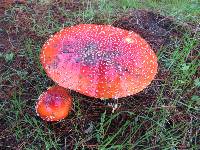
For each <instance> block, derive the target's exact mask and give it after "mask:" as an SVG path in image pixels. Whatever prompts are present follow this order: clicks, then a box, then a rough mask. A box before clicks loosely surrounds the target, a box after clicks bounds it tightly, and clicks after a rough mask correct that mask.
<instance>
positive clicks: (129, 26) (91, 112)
mask: <svg viewBox="0 0 200 150" xmlns="http://www.w3.org/2000/svg"><path fill="white" fill-rule="evenodd" d="M13 5H14V4H13ZM30 7H36V6H30ZM78 7H83V6H82V5H81V4H80V5H79V6H78ZM7 8H8V6H7V5H5V6H1V7H0V15H1V17H2V18H3V19H2V20H3V21H1V22H0V52H1V53H2V54H6V53H10V52H12V53H14V54H15V57H14V60H13V61H12V63H10V62H6V61H5V59H4V58H2V57H0V68H1V70H0V74H4V73H5V72H6V71H7V70H8V66H9V67H10V68H13V69H16V70H18V69H22V70H24V69H25V68H27V69H25V70H26V72H27V73H28V74H32V72H37V73H38V78H43V76H42V74H41V73H40V72H39V70H40V69H39V68H37V67H35V66H36V65H35V64H30V62H29V60H28V58H26V57H23V56H19V55H18V51H19V50H20V48H21V47H22V46H23V45H22V44H21V43H22V42H21V40H22V39H23V38H19V37H20V36H21V37H32V38H33V39H34V40H38V42H41V41H45V38H46V37H38V35H37V34H35V33H34V32H33V31H29V30H27V26H28V25H30V24H28V20H25V19H26V16H27V14H23V12H20V15H21V16H22V17H21V18H18V19H19V20H18V21H19V22H21V23H20V27H19V29H16V26H15V25H14V24H12V23H10V22H9V21H6V18H9V16H6V15H3V14H4V11H5V9H7ZM41 9H42V8H41ZM52 9H54V10H55V11H56V8H52ZM66 9H69V10H73V9H78V8H77V5H66ZM55 16H60V15H56V13H55ZM20 19H21V20H20ZM24 20H25V21H24ZM58 20H59V21H61V22H62V21H64V18H62V17H59V18H58ZM23 22H24V23H23ZM25 22H26V23H25ZM80 22H81V21H80ZM23 24H24V26H23ZM25 25H26V26H25ZM112 25H113V26H116V27H119V28H122V29H126V30H131V31H134V32H136V33H139V34H140V35H141V36H142V37H143V38H144V39H146V40H147V41H148V42H149V44H150V45H151V46H152V47H153V49H154V51H155V52H157V51H159V50H160V49H161V48H162V47H166V46H169V45H173V43H174V40H173V39H174V38H180V37H181V36H183V33H184V31H186V30H188V29H187V28H186V27H183V26H180V25H177V24H176V23H175V21H174V20H173V18H170V17H164V16H162V15H160V14H159V13H157V12H151V11H147V10H134V11H132V12H131V13H130V14H129V15H126V16H124V17H121V18H119V19H117V20H116V21H114V22H113V24H112ZM23 28H24V29H23ZM16 31H17V32H16ZM20 31H23V33H21V32H20ZM24 31H26V32H24ZM159 68H160V70H159V72H158V74H157V76H156V79H155V80H154V81H153V82H152V84H151V85H150V86H148V88H146V89H145V90H143V91H142V92H140V93H138V94H136V95H133V96H129V97H126V98H121V99H118V100H113V99H111V100H108V101H103V100H100V99H94V98H90V97H87V96H84V95H81V94H79V93H76V92H74V91H71V94H72V96H73V97H78V98H79V103H80V107H81V111H82V114H83V116H82V117H81V118H77V119H74V120H71V122H69V120H68V121H66V122H65V121H64V122H62V123H58V124H56V125H55V126H54V125H53V126H52V129H53V130H55V133H56V134H58V135H60V136H61V137H64V136H66V137H68V138H69V139H68V141H70V140H71V145H73V141H74V138H75V137H77V136H79V135H76V133H73V132H71V131H70V127H71V126H72V124H80V132H81V131H83V132H84V131H85V129H86V128H87V127H88V125H89V124H90V123H91V122H98V121H99V119H100V114H102V113H104V112H105V110H106V113H107V114H111V113H112V107H111V106H109V105H108V103H113V104H116V103H118V105H119V106H120V107H118V108H117V109H116V110H115V112H120V111H123V110H124V111H127V110H130V111H133V112H135V113H136V114H140V113H145V112H144V111H145V108H147V107H149V106H152V105H155V103H156V100H157V96H158V94H159V93H160V85H161V84H163V82H164V80H165V79H166V78H167V77H168V76H169V74H170V72H169V71H167V70H164V69H163V70H162V67H159ZM10 78H11V79H12V81H13V82H12V84H11V82H10V81H9V80H7V79H3V81H2V83H1V84H2V86H1V89H0V99H1V100H3V101H9V99H10V98H11V97H12V96H13V95H14V93H15V92H16V91H19V89H18V87H20V86H23V87H25V88H26V91H25V93H23V94H22V96H21V98H22V99H27V102H26V104H27V105H30V107H31V106H32V105H34V102H33V101H31V98H33V97H34V98H35V97H37V96H38V95H32V94H30V93H37V91H35V88H33V86H32V85H35V84H36V83H35V82H36V81H34V80H33V81H29V82H28V81H26V80H24V79H22V78H21V77H20V76H19V75H17V74H13V75H11V76H10ZM13 83H14V84H13ZM46 84H47V86H50V85H53V84H54V83H53V82H52V81H51V80H50V79H49V81H48V83H46ZM164 95H165V96H166V97H170V96H171V95H170V93H169V92H168V90H167V89H166V90H165V91H164ZM166 103H167V102H166ZM74 111H76V110H74ZM26 112H27V113H29V114H31V115H33V116H34V117H36V114H35V113H34V112H33V111H32V110H30V108H27V110H26ZM71 115H73V112H72V114H71ZM127 117H128V116H126V115H121V116H120V117H119V118H118V119H117V120H115V121H116V122H117V124H120V122H123V121H124V120H126V119H127ZM172 118H173V119H172V120H171V122H175V121H174V120H176V121H177V120H178V121H180V120H181V119H179V118H177V117H176V116H174V117H172ZM185 118H186V119H187V116H185ZM38 119H39V118H38ZM80 122H81V123H80ZM116 122H113V124H115V123H116ZM0 123H1V127H0V132H2V133H3V134H6V133H7V134H10V133H9V131H5V129H6V127H7V126H6V125H5V120H3V119H2V120H0ZM168 126H170V124H169V125H168ZM148 127H149V124H148V123H146V124H145V125H144V127H143V130H144V131H145V130H147V129H148ZM116 128H117V127H116ZM110 130H111V132H112V129H110ZM144 131H138V134H140V135H141V134H142V133H143V132H144ZM67 134H68V135H67ZM69 135H70V136H69ZM72 137H73V138H72ZM122 138H123V137H122ZM1 141H3V145H4V146H8V145H9V146H11V147H16V145H19V143H18V142H17V141H16V140H15V137H14V136H12V135H10V136H7V137H6V138H5V139H1ZM11 141H12V142H11ZM63 142H64V139H63ZM89 143H90V144H92V143H95V141H93V140H91V141H89ZM0 144H2V143H0Z"/></svg>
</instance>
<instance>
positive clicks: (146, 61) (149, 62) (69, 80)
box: [40, 24, 158, 99]
mask: <svg viewBox="0 0 200 150" xmlns="http://www.w3.org/2000/svg"><path fill="white" fill-rule="evenodd" d="M40 60H41V63H42V65H43V67H44V69H45V71H46V73H47V75H48V76H49V77H50V78H52V79H53V80H54V81H55V82H57V83H58V84H59V85H60V86H62V87H65V88H68V89H71V90H75V91H77V92H80V93H82V94H85V95H87V96H91V97H96V98H103V99H106V98H120V97H126V96H128V95H133V94H136V93H138V92H140V91H142V90H143V89H144V88H145V87H147V86H148V85H149V84H150V83H151V81H152V80H153V79H154V77H155V75H156V73H157V66H158V64H157V57H156V55H155V53H154V52H153V50H152V49H151V48H150V46H149V44H148V43H147V42H146V41H145V40H144V39H143V38H141V37H140V36H139V35H138V34H136V33H134V32H131V31H127V30H123V29H120V28H116V27H113V26H110V25H95V24H80V25H76V26H72V27H67V28H64V29H62V30H61V31H60V32H58V33H56V34H55V35H54V36H52V37H51V38H50V39H49V40H48V41H47V42H46V43H45V44H44V46H43V48H42V50H41V55H40Z"/></svg>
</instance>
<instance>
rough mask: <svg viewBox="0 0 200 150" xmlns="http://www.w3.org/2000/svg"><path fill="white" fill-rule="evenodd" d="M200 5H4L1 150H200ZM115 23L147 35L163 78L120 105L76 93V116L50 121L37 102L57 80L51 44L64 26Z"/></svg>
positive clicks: (73, 1) (73, 0) (44, 0)
mask: <svg viewBox="0 0 200 150" xmlns="http://www.w3.org/2000/svg"><path fill="white" fill-rule="evenodd" d="M199 22H200V4H199V3H198V1H197V0H193V1H186V0H183V1H179V0H170V1H165V0H163V1H156V0H151V1H150V0H149V1H139V0H138V1H137V0H134V1H132V0H117V1H107V0H94V1H79V0H70V1H61V0H51V1H50V0H38V1H37V2H36V1H31V0H29V1H26V0H24V1H23V0H21V1H18V2H17V1H15V2H14V1H12V0H9V1H3V3H2V4H0V85H1V86H0V100H1V101H0V104H1V105H0V112H1V113H0V123H1V126H0V149H155V150H157V149H198V148H199V147H200V143H199V141H200V136H199V134H200V133H199V126H200V114H199V109H200V93H199V87H200V79H199V76H200V68H199V66H200V61H199V57H200V52H199V49H200V43H199V39H200V26H199ZM79 23H95V24H111V25H113V26H115V27H119V28H123V29H126V30H131V31H134V32H136V33H138V34H140V35H141V36H142V37H143V38H144V39H146V40H147V42H148V43H149V44H150V45H151V47H152V48H153V50H154V51H155V52H156V54H157V56H158V63H159V70H158V74H157V75H156V78H155V80H154V81H153V82H152V83H151V85H150V86H148V87H147V88H146V89H144V90H143V91H142V92H140V93H138V94H136V95H132V96H129V97H125V98H120V99H117V100H113V99H109V100H100V99H95V98H90V97H87V96H84V95H81V94H79V93H76V92H75V91H70V93H71V95H72V97H73V109H72V111H71V113H70V115H69V116H68V117H67V118H66V119H64V120H62V121H60V122H56V123H48V122H45V121H43V120H41V118H39V117H38V116H37V115H36V112H35V103H36V102H37V99H38V96H39V95H40V94H41V93H42V91H44V90H45V89H46V88H47V87H49V86H52V85H54V84H55V83H54V82H53V81H52V80H51V79H49V78H48V77H47V76H46V74H45V72H44V70H43V68H42V66H41V64H40V61H39V53H40V49H41V47H42V45H43V43H44V42H45V41H46V40H47V39H48V38H49V36H50V35H52V34H53V33H55V32H56V31H59V30H60V29H61V28H63V27H67V26H71V25H75V24H79Z"/></svg>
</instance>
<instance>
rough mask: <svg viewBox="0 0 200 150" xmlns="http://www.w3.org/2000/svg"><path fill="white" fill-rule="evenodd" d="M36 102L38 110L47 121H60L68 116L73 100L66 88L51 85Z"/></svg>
mask: <svg viewBox="0 0 200 150" xmlns="http://www.w3.org/2000/svg"><path fill="white" fill-rule="evenodd" d="M38 100H39V101H38V102H37V104H36V112H37V114H38V116H40V117H41V118H42V119H43V120H45V121H59V120H61V119H64V118H65V117H66V116H68V114H69V111H70V109H71V105H72V100H71V97H70V96H69V94H68V92H67V91H66V89H65V88H63V87H60V86H53V87H50V88H49V89H48V90H47V91H45V92H43V93H42V94H41V95H40V97H39V99H38Z"/></svg>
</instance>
